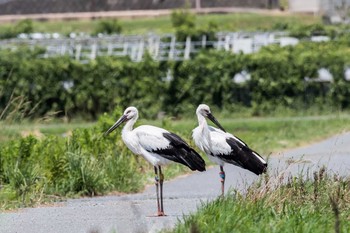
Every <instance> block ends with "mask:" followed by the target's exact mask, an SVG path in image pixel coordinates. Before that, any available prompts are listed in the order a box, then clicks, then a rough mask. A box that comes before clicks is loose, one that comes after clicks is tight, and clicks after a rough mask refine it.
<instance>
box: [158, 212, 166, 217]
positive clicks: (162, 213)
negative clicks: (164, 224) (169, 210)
mask: <svg viewBox="0 0 350 233" xmlns="http://www.w3.org/2000/svg"><path fill="white" fill-rule="evenodd" d="M162 216H166V214H165V213H164V212H163V211H158V217H162Z"/></svg>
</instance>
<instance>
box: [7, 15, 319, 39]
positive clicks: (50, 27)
mask: <svg viewBox="0 0 350 233" xmlns="http://www.w3.org/2000/svg"><path fill="white" fill-rule="evenodd" d="M119 21H120V24H121V26H122V28H123V34H144V33H148V32H155V33H172V32H174V29H173V27H172V24H171V20H170V16H161V17H156V18H136V19H120V20H119ZM196 22H197V25H198V26H204V25H207V24H208V23H209V22H213V23H215V24H216V25H218V30H219V31H239V30H244V31H247V30H261V29H271V27H272V26H273V25H275V24H276V23H290V24H313V23H320V22H321V18H320V17H316V16H311V15H288V14H286V15H266V14H264V15H263V14H254V13H230V14H206V15H197V16H196ZM97 23H98V20H70V21H45V22H39V21H35V22H34V23H33V27H34V31H35V32H49V33H53V32H58V33H61V34H63V35H68V34H69V33H70V32H85V33H92V32H93V31H94V29H95V28H96V26H97ZM11 26H13V24H11V23H3V24H1V25H0V33H1V32H4V31H6V30H7V29H8V28H9V27H11Z"/></svg>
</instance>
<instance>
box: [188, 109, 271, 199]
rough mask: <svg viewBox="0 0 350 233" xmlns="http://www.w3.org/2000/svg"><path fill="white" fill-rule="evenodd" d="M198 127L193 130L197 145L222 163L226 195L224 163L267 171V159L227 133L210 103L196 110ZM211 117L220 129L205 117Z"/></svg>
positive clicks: (251, 169)
mask: <svg viewBox="0 0 350 233" xmlns="http://www.w3.org/2000/svg"><path fill="white" fill-rule="evenodd" d="M196 114H197V118H198V127H196V128H195V129H194V130H193V134H192V137H193V139H194V141H195V144H196V145H197V147H198V148H199V149H200V150H202V151H203V152H204V153H205V154H206V155H207V156H208V157H209V159H210V160H211V161H212V162H214V163H216V164H218V165H220V173H219V174H220V177H221V191H222V195H224V191H225V189H224V185H225V171H224V168H223V166H224V164H225V163H230V164H233V165H236V166H239V167H241V168H244V169H247V170H249V171H251V172H253V173H255V174H256V175H260V174H262V173H263V172H265V171H266V168H267V163H266V161H265V160H264V159H263V158H262V157H261V156H260V155H259V154H258V153H257V152H255V151H253V150H251V149H250V148H249V147H248V145H247V144H245V143H244V142H243V141H242V140H241V139H239V138H237V137H235V136H234V135H232V134H230V133H227V132H226V131H225V129H224V128H223V127H222V126H221V125H220V123H219V122H218V121H217V120H216V118H215V117H214V116H213V115H212V113H211V111H210V108H209V106H208V105H205V104H200V105H199V106H198V108H197V110H196ZM206 117H207V118H208V119H210V120H211V121H212V122H213V123H214V124H216V125H217V126H218V127H219V129H217V128H215V127H212V126H208V124H207V121H206V119H205V118H206Z"/></svg>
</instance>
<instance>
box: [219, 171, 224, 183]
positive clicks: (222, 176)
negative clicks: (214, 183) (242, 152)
mask: <svg viewBox="0 0 350 233" xmlns="http://www.w3.org/2000/svg"><path fill="white" fill-rule="evenodd" d="M219 175H220V178H221V182H225V172H224V171H222V172H219Z"/></svg>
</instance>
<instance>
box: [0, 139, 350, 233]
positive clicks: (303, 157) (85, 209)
mask: <svg viewBox="0 0 350 233" xmlns="http://www.w3.org/2000/svg"><path fill="white" fill-rule="evenodd" d="M169 166H171V165H169ZM322 166H326V167H327V170H328V171H329V172H331V173H336V174H339V175H342V176H348V175H349V172H350V133H344V134H341V135H336V136H333V137H331V138H329V139H327V140H324V141H321V142H319V143H315V144H313V145H310V146H305V147H302V148H297V149H294V150H290V151H286V152H281V153H278V154H275V155H273V156H271V158H269V168H268V169H269V171H270V173H271V174H272V177H273V178H275V179H276V180H278V179H279V178H280V177H281V176H283V177H286V176H287V175H299V174H300V173H302V174H304V175H306V174H312V172H313V171H315V170H318V169H319V168H320V167H322ZM225 171H226V190H225V191H226V192H229V191H230V190H232V189H237V190H239V191H241V192H244V190H246V189H247V187H249V185H251V184H252V183H253V182H254V181H256V180H258V179H259V178H258V177H257V176H255V175H254V174H252V173H250V172H248V171H246V170H243V169H240V168H238V167H235V166H231V165H226V166H225ZM164 172H165V174H166V167H165V168H164ZM218 172H219V168H218V166H213V167H210V168H208V169H207V171H206V172H202V173H199V172H194V173H191V174H189V175H186V176H182V177H178V178H176V179H174V180H171V181H167V182H165V183H164V210H165V213H166V214H167V216H165V217H154V216H153V215H154V214H155V213H156V196H155V187H154V186H153V185H152V186H149V187H147V188H146V189H145V191H144V192H142V193H139V194H130V195H121V196H103V197H95V198H82V199H72V200H68V201H66V202H62V203H57V204H55V205H53V206H44V207H37V208H25V209H20V210H17V211H15V212H3V213H0V232H1V233H15V232H16V233H21V232H25V233H41V232H42V233H44V232H45V233H47V232H50V233H69V232H74V233H79V232H118V233H128V232H135V233H142V232H159V231H160V230H162V229H170V228H172V227H174V225H175V224H176V223H177V222H178V221H179V220H182V218H183V216H185V215H188V214H190V213H193V212H195V211H196V210H197V209H198V208H200V206H201V205H202V204H203V203H205V202H208V201H211V200H213V199H215V198H217V197H218V195H219V194H220V181H219V175H218Z"/></svg>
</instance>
